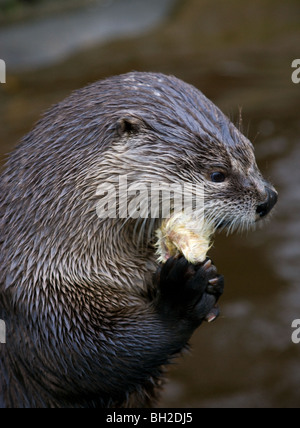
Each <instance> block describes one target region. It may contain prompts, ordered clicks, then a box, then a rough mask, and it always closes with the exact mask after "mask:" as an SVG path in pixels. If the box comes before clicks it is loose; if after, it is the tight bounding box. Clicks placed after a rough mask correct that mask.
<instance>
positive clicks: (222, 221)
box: [101, 73, 277, 231]
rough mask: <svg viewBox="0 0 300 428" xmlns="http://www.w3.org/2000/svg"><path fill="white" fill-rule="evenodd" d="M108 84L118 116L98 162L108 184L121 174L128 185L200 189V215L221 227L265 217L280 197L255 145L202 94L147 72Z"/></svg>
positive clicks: (244, 225) (247, 223)
mask: <svg viewBox="0 0 300 428" xmlns="http://www.w3.org/2000/svg"><path fill="white" fill-rule="evenodd" d="M106 85H109V88H108V92H109V94H110V105H112V106H113V114H110V119H112V116H113V117H114V118H115V134H114V136H113V138H112V139H111V144H110V145H109V146H108V147H107V150H106V153H105V155H104V158H103V163H104V164H105V165H106V168H107V169H108V171H109V175H110V177H111V179H112V177H113V176H114V175H115V180H117V178H116V176H117V175H120V174H122V173H123V174H127V177H128V179H129V180H130V182H131V183H137V182H139V183H148V184H149V183H151V182H152V183H153V182H156V183H157V182H163V183H174V184H175V183H183V182H184V183H193V184H197V183H198V184H201V185H203V186H204V215H205V217H206V218H207V219H208V220H209V221H211V222H212V223H213V224H214V226H215V228H219V229H222V228H227V230H229V231H234V230H238V229H240V230H243V229H247V228H249V227H251V226H254V225H255V224H256V223H257V222H258V221H259V220H260V219H262V218H265V217H266V216H267V215H268V214H269V212H270V211H271V209H272V208H273V207H274V205H275V204H276V202H277V192H276V191H275V189H274V188H273V186H272V185H271V184H270V183H268V182H267V181H266V180H265V179H264V178H263V177H262V175H261V173H260V171H259V169H258V167H257V164H256V160H255V156H254V148H253V145H252V144H251V142H250V141H249V140H248V139H247V138H246V137H245V136H244V135H243V134H242V133H241V132H240V131H239V130H238V129H237V128H236V127H235V126H234V125H233V124H232V123H231V122H230V120H229V119H228V118H227V117H226V116H225V115H224V114H223V113H222V112H221V111H220V110H219V109H218V108H217V107H216V106H215V105H214V104H213V103H212V102H211V101H209V100H208V99H207V98H206V97H205V96H204V95H203V94H202V93H201V92H200V91H198V90H197V89H195V88H194V87H192V86H190V85H188V84H186V83H184V82H182V81H180V80H178V79H176V78H174V77H167V76H164V75H160V74H151V73H131V74H128V75H124V76H121V77H117V78H114V79H112V80H109V81H107V82H106ZM105 110H107V107H106V108H105ZM111 125H112V126H113V122H111ZM101 169H102V170H103V167H102V168H101ZM143 224H145V222H144V223H143Z"/></svg>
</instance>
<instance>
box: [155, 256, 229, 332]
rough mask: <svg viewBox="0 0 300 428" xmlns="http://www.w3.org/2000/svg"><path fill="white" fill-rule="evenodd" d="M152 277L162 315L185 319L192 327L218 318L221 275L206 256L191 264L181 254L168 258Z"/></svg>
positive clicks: (222, 283)
mask: <svg viewBox="0 0 300 428" xmlns="http://www.w3.org/2000/svg"><path fill="white" fill-rule="evenodd" d="M156 280H157V281H156V282H157V284H158V290H159V310H160V311H161V313H163V315H164V317H167V318H172V319H175V320H179V319H181V320H186V321H189V322H190V323H191V324H192V325H193V327H194V328H196V327H198V326H199V325H200V324H201V323H202V321H204V320H206V321H208V322H212V321H214V320H215V319H216V318H217V317H218V315H219V308H218V306H217V302H218V300H219V298H220V297H221V295H222V294H223V290H224V278H223V276H221V275H218V273H217V269H216V267H215V266H214V265H213V263H212V261H211V260H210V259H206V261H205V262H204V263H201V264H198V265H193V264H191V263H189V262H188V261H187V260H186V259H185V258H184V257H172V258H170V259H169V260H168V261H167V262H166V264H165V265H164V266H162V267H161V268H160V269H159V271H158V272H157V277H156Z"/></svg>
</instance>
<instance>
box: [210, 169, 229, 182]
mask: <svg viewBox="0 0 300 428" xmlns="http://www.w3.org/2000/svg"><path fill="white" fill-rule="evenodd" d="M210 179H211V181H212V182H213V183H224V181H225V180H226V176H225V174H224V173H223V172H220V171H218V172H213V173H212V174H211V175H210Z"/></svg>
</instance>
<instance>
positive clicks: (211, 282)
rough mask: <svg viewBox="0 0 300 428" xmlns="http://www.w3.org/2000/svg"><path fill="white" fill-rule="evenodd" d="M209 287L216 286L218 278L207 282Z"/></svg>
mask: <svg viewBox="0 0 300 428" xmlns="http://www.w3.org/2000/svg"><path fill="white" fill-rule="evenodd" d="M208 282H209V283H210V284H211V285H217V284H218V282H219V278H213V279H210V280H209V281H208Z"/></svg>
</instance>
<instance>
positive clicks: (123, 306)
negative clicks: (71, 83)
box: [0, 72, 277, 408]
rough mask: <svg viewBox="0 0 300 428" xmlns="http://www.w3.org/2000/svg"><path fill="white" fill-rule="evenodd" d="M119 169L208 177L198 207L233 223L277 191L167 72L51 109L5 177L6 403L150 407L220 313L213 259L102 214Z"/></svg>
mask: <svg viewBox="0 0 300 428" xmlns="http://www.w3.org/2000/svg"><path fill="white" fill-rule="evenodd" d="M120 175H126V176H127V177H128V180H129V181H130V183H135V182H146V183H149V182H150V181H156V182H159V181H162V180H163V181H167V182H168V183H178V182H182V181H184V182H188V183H202V184H204V185H205V216H207V218H209V219H210V221H213V222H214V224H215V226H216V228H219V229H223V228H227V229H228V230H229V231H234V230H236V229H243V228H250V227H252V226H253V225H255V224H256V222H257V221H258V220H259V219H261V218H264V217H266V216H267V215H268V213H269V212H270V211H271V209H272V208H273V207H274V205H275V204H276V201H277V192H276V191H275V189H274V188H273V186H272V185H271V184H270V183H268V182H267V181H265V180H264V178H263V177H262V175H261V173H260V172H259V169H258V167H257V164H256V160H255V156H254V149H253V146H252V144H251V143H250V141H249V140H248V139H247V138H246V137H244V136H243V135H242V134H241V132H240V131H239V130H238V129H237V128H236V127H235V126H234V125H233V124H232V123H231V121H230V120H229V119H228V118H227V117H226V116H225V115H224V114H223V113H222V112H221V111H220V110H219V109H218V108H217V107H216V106H215V105H214V104H213V103H212V102H211V101H209V100H208V99H207V98H206V97H205V96H204V95H203V94H202V93H201V92H200V91H198V90H197V89H196V88H194V87H193V86H190V85H189V84H186V83H184V82H182V81H181V80H179V79H177V78H175V77H172V76H165V75H163V74H156V73H140V72H132V73H129V74H125V75H121V76H116V77H112V78H109V79H106V80H103V81H99V82H97V83H94V84H91V85H89V86H87V87H85V88H83V89H81V90H78V91H76V92H74V93H73V94H71V96H69V97H68V98H67V99H66V100H65V101H63V102H61V103H60V104H58V105H56V106H54V107H52V108H51V109H50V110H49V111H48V112H47V113H46V114H45V115H44V117H43V118H42V119H41V120H40V121H39V123H38V124H37V125H36V127H35V128H34V129H33V131H32V132H30V133H29V134H28V135H27V136H25V137H24V139H23V140H22V141H21V143H20V144H19V146H18V147H17V148H16V149H15V151H14V152H13V153H12V154H11V155H10V157H9V159H8V161H7V163H6V166H5V168H4V170H3V172H2V174H1V176H0V212H1V218H0V229H1V235H0V319H1V320H3V321H4V322H5V327H6V343H5V344H0V384H1V390H0V406H1V407H6V408H15V407H17V408H32V407H33V408H37V407H44V408H49V407H50V408H57V407H64V408H68V407H69V408H70V407H71V408H76V407H77V408H78V407H79V408H85V407H88V408H89V407H102V408H103V407H104V408H107V407H115V408H116V407H151V406H153V405H155V403H156V402H157V400H158V399H159V394H160V390H161V387H162V384H163V379H164V377H165V368H166V366H167V365H168V364H169V363H170V362H171V361H173V359H174V358H175V357H176V356H178V355H179V354H180V353H181V352H182V350H183V349H184V348H186V347H187V346H188V343H189V340H190V338H191V336H192V334H193V333H194V331H195V330H196V329H197V328H198V327H199V326H200V325H201V324H202V322H203V321H204V320H205V319H208V318H209V319H210V320H211V319H212V318H216V316H217V315H218V310H217V306H216V304H217V302H218V300H219V298H220V297H221V295H222V293H223V289H224V278H223V276H222V275H219V274H218V272H217V269H216V267H215V265H214V264H213V263H212V261H211V260H210V259H207V260H205V262H204V263H202V264H198V265H192V264H191V263H189V262H187V260H185V258H184V257H172V258H170V259H169V260H168V261H167V263H165V264H164V265H161V264H159V263H158V262H157V257H156V255H155V248H154V245H153V239H154V236H155V229H156V227H158V226H159V224H160V222H161V219H160V218H157V219H156V220H155V221H153V220H149V221H148V220H147V219H146V220H143V221H142V222H141V221H140V220H139V219H134V218H128V219H126V220H124V219H120V218H99V216H98V215H97V209H96V207H97V204H98V203H99V195H97V188H98V187H99V185H101V184H102V183H115V182H116V180H118V177H119V176H120ZM210 314H214V316H213V317H211V315H210Z"/></svg>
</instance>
